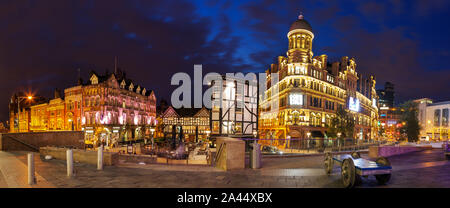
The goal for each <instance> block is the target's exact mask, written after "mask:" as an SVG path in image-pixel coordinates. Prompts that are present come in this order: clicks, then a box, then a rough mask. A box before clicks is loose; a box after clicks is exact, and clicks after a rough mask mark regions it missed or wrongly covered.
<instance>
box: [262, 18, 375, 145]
mask: <svg viewBox="0 0 450 208" xmlns="http://www.w3.org/2000/svg"><path fill="white" fill-rule="evenodd" d="M287 38H288V39H289V48H288V51H287V56H279V57H278V62H277V63H274V64H271V65H270V67H269V69H268V70H266V87H267V90H266V91H265V92H264V95H263V98H262V99H261V100H260V102H259V108H260V117H259V124H258V128H259V135H260V138H264V139H284V138H286V137H288V136H290V137H291V138H307V135H308V133H309V132H310V133H313V134H312V135H322V136H321V137H324V135H325V134H326V130H327V126H329V125H330V124H331V120H332V118H333V117H334V116H335V113H336V111H337V109H338V108H342V109H345V110H346V111H348V112H349V113H350V114H351V115H352V116H353V118H354V119H355V121H356V122H355V123H356V124H355V135H350V136H348V137H355V138H358V139H361V140H363V139H364V140H366V139H375V138H376V137H377V135H378V132H377V124H378V108H377V105H378V97H377V94H376V90H375V83H376V81H375V78H374V77H373V76H370V77H366V78H364V77H363V76H362V75H361V74H359V73H357V71H356V61H355V59H354V58H348V57H346V56H345V57H342V58H341V60H340V61H339V62H334V63H329V62H328V61H327V55H320V56H316V57H314V56H313V52H312V43H313V39H314V34H313V32H312V29H311V26H310V25H309V23H308V22H307V21H306V20H304V19H303V17H302V16H300V17H299V19H298V20H297V21H295V22H294V23H293V24H292V26H291V28H290V31H289V33H288V34H287ZM273 145H278V146H280V147H289V145H290V144H286V143H285V140H275V142H274V143H273Z"/></svg>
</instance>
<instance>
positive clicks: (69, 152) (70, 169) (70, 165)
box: [66, 149, 73, 177]
mask: <svg viewBox="0 0 450 208" xmlns="http://www.w3.org/2000/svg"><path fill="white" fill-rule="evenodd" d="M66 161H67V176H68V177H72V176H73V150H72V149H68V150H67V151H66Z"/></svg>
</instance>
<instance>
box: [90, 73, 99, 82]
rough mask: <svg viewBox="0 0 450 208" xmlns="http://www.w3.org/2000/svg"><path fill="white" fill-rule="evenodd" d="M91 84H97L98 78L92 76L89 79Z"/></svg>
mask: <svg viewBox="0 0 450 208" xmlns="http://www.w3.org/2000/svg"><path fill="white" fill-rule="evenodd" d="M90 80H91V84H98V77H97V75H95V74H93V75H92V76H91V78H90Z"/></svg>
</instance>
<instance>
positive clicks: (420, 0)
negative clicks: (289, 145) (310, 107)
mask: <svg viewBox="0 0 450 208" xmlns="http://www.w3.org/2000/svg"><path fill="white" fill-rule="evenodd" d="M449 7H450V1H448V0H388V1H379V0H376V1H359V0H344V1H331V0H311V1H286V2H283V1H275V0H274V1H242V0H241V1H233V2H231V1H182V0H176V1H170V0H164V1H161V0H158V1H136V0H127V1H117V0H104V1H83V0H75V1H62V0H54V1H47V0H38V1H17V0H11V1H6V0H1V1H0V83H1V84H0V87H1V90H0V121H4V120H6V119H7V118H8V102H9V98H10V96H11V95H12V93H13V92H15V91H18V90H25V91H31V92H33V93H35V94H40V95H44V96H46V97H51V96H52V94H53V90H54V89H55V88H59V89H64V88H67V87H70V86H74V85H75V84H76V83H77V78H78V71H77V69H78V68H80V69H81V75H82V77H83V79H84V80H87V79H88V74H89V72H90V71H91V70H96V71H97V72H99V73H104V72H105V71H106V69H109V72H113V68H114V57H115V56H118V59H119V67H120V68H122V69H123V70H124V71H125V72H126V73H127V77H129V78H131V79H132V80H134V82H135V83H137V84H140V85H141V86H143V87H146V88H147V89H153V90H155V92H156V96H157V98H158V99H160V98H166V99H170V93H171V92H172V91H173V89H174V87H170V86H169V85H170V78H171V76H172V75H173V74H174V73H176V72H181V71H186V72H192V71H193V64H203V72H204V73H206V72H211V71H214V72H221V73H225V72H263V71H264V70H265V69H267V68H268V65H269V64H270V63H272V62H274V60H275V57H276V56H278V55H285V54H286V50H287V47H288V41H287V38H286V34H287V32H288V29H289V26H290V24H291V23H292V22H293V21H295V20H296V18H297V16H298V15H299V13H300V12H302V13H303V15H304V17H305V19H306V20H307V21H309V22H310V24H311V26H312V27H313V30H314V34H315V39H314V42H313V52H314V55H321V54H327V55H328V56H329V60H331V61H336V60H338V59H339V58H340V57H341V56H349V57H355V59H356V63H357V71H358V72H360V73H363V74H364V75H367V74H374V75H375V76H376V78H377V88H382V87H383V85H384V82H386V81H390V82H393V83H394V84H395V90H396V102H397V103H398V102H401V101H405V100H408V99H415V98H422V97H429V98H432V99H435V100H437V101H442V100H450V81H449V80H450V79H449V78H450V63H449V62H450V53H449V49H450V27H448V23H447V22H448V20H449V19H450V10H449Z"/></svg>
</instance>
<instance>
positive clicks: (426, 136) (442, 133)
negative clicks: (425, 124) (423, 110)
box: [420, 128, 450, 141]
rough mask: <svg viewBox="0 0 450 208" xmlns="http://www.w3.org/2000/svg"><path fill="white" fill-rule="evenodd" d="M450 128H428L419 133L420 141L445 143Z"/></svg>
mask: <svg viewBox="0 0 450 208" xmlns="http://www.w3.org/2000/svg"><path fill="white" fill-rule="evenodd" d="M449 134H450V128H428V129H425V130H423V131H422V132H421V134H420V139H421V140H425V141H447V140H448V139H449Z"/></svg>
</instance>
